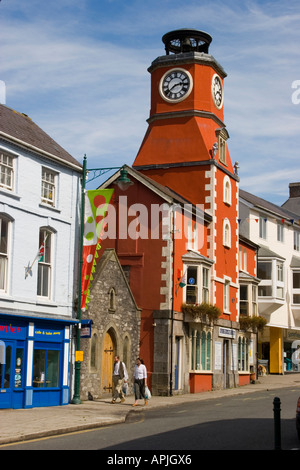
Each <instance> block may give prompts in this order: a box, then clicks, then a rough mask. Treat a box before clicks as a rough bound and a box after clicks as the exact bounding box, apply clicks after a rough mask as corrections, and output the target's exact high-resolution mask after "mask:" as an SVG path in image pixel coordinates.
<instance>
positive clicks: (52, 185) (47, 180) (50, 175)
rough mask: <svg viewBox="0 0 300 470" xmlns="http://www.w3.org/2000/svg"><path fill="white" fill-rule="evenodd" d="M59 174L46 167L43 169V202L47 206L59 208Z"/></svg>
mask: <svg viewBox="0 0 300 470" xmlns="http://www.w3.org/2000/svg"><path fill="white" fill-rule="evenodd" d="M57 180H58V173H57V172H56V171H54V170H52V169H50V168H47V167H45V166H43V167H42V177H41V202H42V204H46V205H47V206H51V207H56V206H57V201H56V198H57V184H58V182H57Z"/></svg>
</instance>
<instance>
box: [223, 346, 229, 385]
mask: <svg viewBox="0 0 300 470" xmlns="http://www.w3.org/2000/svg"><path fill="white" fill-rule="evenodd" d="M228 373H229V341H228V340H224V342H223V380H224V388H228V386H229V377H228Z"/></svg>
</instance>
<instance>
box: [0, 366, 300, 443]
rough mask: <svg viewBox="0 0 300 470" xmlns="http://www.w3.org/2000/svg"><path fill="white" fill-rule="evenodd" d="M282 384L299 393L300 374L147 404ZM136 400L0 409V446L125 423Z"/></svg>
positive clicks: (173, 402) (163, 404)
mask: <svg viewBox="0 0 300 470" xmlns="http://www.w3.org/2000/svg"><path fill="white" fill-rule="evenodd" d="M283 387H295V389H297V388H299V396H300V374H287V375H267V376H265V377H259V380H258V381H257V383H255V384H249V385H245V386H243V387H238V388H234V389H227V390H215V391H212V392H203V393H196V394H185V395H174V396H172V397H152V398H151V400H149V404H148V405H147V406H148V407H149V408H150V407H151V408H158V407H166V406H172V405H178V404H181V403H188V402H193V401H201V400H209V399H213V398H222V397H225V396H232V395H240V394H245V393H249V392H257V391H259V390H272V389H274V390H275V389H278V388H283ZM133 402H134V397H133V396H129V397H128V398H126V401H125V403H122V404H119V403H117V404H115V405H113V404H111V403H110V399H108V398H107V399H100V400H97V401H85V402H83V403H82V404H80V405H73V404H69V405H66V406H55V407H44V408H32V409H20V410H11V409H9V410H0V445H1V444H8V443H12V442H19V441H24V440H29V439H37V438H41V437H46V436H53V435H58V434H63V433H68V432H74V431H80V430H85V429H92V428H97V427H101V426H108V425H111V424H117V423H123V422H125V420H126V419H128V420H129V419H134V417H135V416H136V415H135V413H138V412H139V410H141V409H143V407H144V406H143V404H142V403H143V401H142V400H140V404H141V405H140V406H137V407H135V408H133V407H132V404H133ZM295 406H296V405H295Z"/></svg>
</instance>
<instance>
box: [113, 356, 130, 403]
mask: <svg viewBox="0 0 300 470" xmlns="http://www.w3.org/2000/svg"><path fill="white" fill-rule="evenodd" d="M127 380H128V373H127V369H126V366H125V364H124V362H122V361H120V357H119V356H115V360H114V365H113V376H112V381H113V395H112V401H111V402H112V403H116V400H117V398H120V399H121V403H124V401H125V397H124V393H123V390H122V387H123V382H125V383H126V382H127Z"/></svg>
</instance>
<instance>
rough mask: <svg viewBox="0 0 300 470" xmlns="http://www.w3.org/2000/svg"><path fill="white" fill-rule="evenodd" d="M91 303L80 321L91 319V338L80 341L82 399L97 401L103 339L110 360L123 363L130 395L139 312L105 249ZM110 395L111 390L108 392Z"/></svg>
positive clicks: (112, 254) (100, 392) (112, 255)
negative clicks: (110, 349) (109, 348)
mask: <svg viewBox="0 0 300 470" xmlns="http://www.w3.org/2000/svg"><path fill="white" fill-rule="evenodd" d="M90 298H91V300H90V303H89V304H88V309H87V311H86V312H85V314H84V315H83V318H87V319H91V320H92V321H93V325H92V337H91V338H85V339H84V338H83V339H82V340H81V348H82V350H83V351H84V361H83V363H82V365H81V381H80V383H81V399H82V400H86V399H88V398H90V399H91V398H93V399H97V398H100V397H101V396H103V395H104V394H105V391H104V390H103V384H102V379H103V375H102V373H103V370H102V368H103V356H104V354H105V353H104V339H105V336H106V335H107V334H109V335H110V337H111V340H112V345H113V346H112V347H113V352H112V353H111V359H112V360H113V357H114V356H115V355H119V356H120V359H121V360H122V361H124V362H125V364H126V367H127V370H128V375H129V384H128V385H129V387H128V390H129V392H130V393H132V375H133V370H134V365H135V362H136V358H137V357H138V356H139V345H140V309H139V308H138V307H137V305H136V303H135V300H134V298H133V296H132V293H131V290H130V287H129V285H128V282H127V280H126V276H125V275H124V272H123V270H122V267H121V265H120V263H119V260H118V258H117V255H116V253H115V251H114V250H111V249H110V250H105V252H104V253H103V255H102V257H101V259H100V261H99V262H98V264H97V267H96V272H95V274H94V280H93V281H92V283H91V292H90ZM108 393H110V394H111V390H109V391H108Z"/></svg>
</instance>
